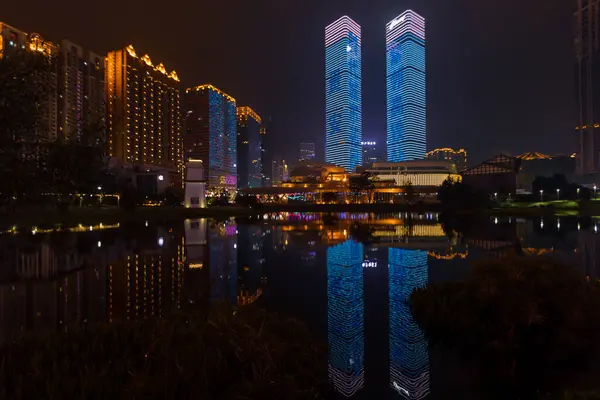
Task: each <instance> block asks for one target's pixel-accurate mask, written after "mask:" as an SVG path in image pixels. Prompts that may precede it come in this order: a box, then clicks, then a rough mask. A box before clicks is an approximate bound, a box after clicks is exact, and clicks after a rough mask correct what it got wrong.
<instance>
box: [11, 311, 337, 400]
mask: <svg viewBox="0 0 600 400" xmlns="http://www.w3.org/2000/svg"><path fill="white" fill-rule="evenodd" d="M0 365H1V369H0V371H1V372H0V383H1V384H0V397H1V398H13V399H36V398H39V399H41V398H44V399H65V398H90V399H91V398H161V399H184V398H196V399H200V398H201V399H217V398H218V399H246V398H247V399H321V398H325V397H326V396H328V393H329V387H328V383H327V347H326V345H324V346H321V345H319V344H315V342H314V340H313V338H312V336H311V335H310V334H309V332H308V331H307V329H306V327H305V326H304V325H302V324H300V323H299V322H297V321H294V320H289V319H284V318H280V317H278V316H276V315H273V314H270V313H267V312H265V311H261V310H258V309H255V308H253V307H250V308H248V309H243V310H241V311H235V310H232V309H230V308H228V307H226V306H222V307H217V308H216V309H215V310H212V311H211V312H210V314H209V315H208V316H207V315H203V314H200V313H181V314H178V315H174V316H172V317H169V318H167V319H164V320H147V321H143V322H136V323H129V322H127V323H115V324H111V325H106V326H95V327H87V328H81V329H76V330H72V331H69V332H68V333H50V334H47V335H40V334H39V333H38V334H24V335H22V336H19V337H17V338H15V339H14V340H13V341H10V342H8V343H5V344H3V345H2V346H0Z"/></svg>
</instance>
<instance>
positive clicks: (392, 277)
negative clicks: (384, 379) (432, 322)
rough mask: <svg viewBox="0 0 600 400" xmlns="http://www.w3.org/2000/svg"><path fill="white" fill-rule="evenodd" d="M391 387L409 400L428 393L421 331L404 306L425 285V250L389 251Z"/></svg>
mask: <svg viewBox="0 0 600 400" xmlns="http://www.w3.org/2000/svg"><path fill="white" fill-rule="evenodd" d="M388 276H389V324H390V326H389V335H390V385H391V387H392V388H393V389H394V390H396V391H397V392H398V393H399V394H401V395H402V396H404V397H406V398H409V399H423V398H425V397H426V396H427V395H428V394H429V355H428V351H427V341H426V340H425V337H424V335H423V332H422V331H421V329H420V328H419V327H418V325H417V324H416V322H415V321H414V320H413V317H412V314H411V311H410V307H409V305H408V303H407V300H408V298H409V297H410V294H411V293H412V291H413V290H414V289H415V288H418V287H422V286H425V285H427V280H428V271H427V251H423V250H405V249H399V248H390V249H388Z"/></svg>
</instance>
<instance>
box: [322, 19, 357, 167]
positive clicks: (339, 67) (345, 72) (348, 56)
mask: <svg viewBox="0 0 600 400" xmlns="http://www.w3.org/2000/svg"><path fill="white" fill-rule="evenodd" d="M360 35H361V31H360V26H359V25H358V24H356V22H354V21H352V20H351V19H350V18H349V17H342V18H340V19H339V20H337V21H336V22H334V23H332V24H331V25H329V26H327V28H326V29H325V46H326V47H325V120H326V125H325V161H326V162H328V163H331V164H335V165H339V166H342V167H344V168H345V169H346V170H347V171H354V169H355V168H356V167H357V166H359V165H361V164H362V157H361V154H362V149H361V142H362V71H361V69H362V63H361V45H360V40H361V39H360Z"/></svg>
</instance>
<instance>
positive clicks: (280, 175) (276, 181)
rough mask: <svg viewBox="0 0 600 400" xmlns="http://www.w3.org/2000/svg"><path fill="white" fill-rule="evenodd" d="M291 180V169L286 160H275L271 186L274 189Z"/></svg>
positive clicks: (272, 167)
mask: <svg viewBox="0 0 600 400" xmlns="http://www.w3.org/2000/svg"><path fill="white" fill-rule="evenodd" d="M289 178H290V175H289V169H288V166H287V164H286V162H285V160H281V161H279V160H275V161H273V163H272V165H271V184H272V186H273V187H278V186H281V184H282V183H283V182H286V181H288V180H289Z"/></svg>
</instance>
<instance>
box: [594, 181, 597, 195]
mask: <svg viewBox="0 0 600 400" xmlns="http://www.w3.org/2000/svg"><path fill="white" fill-rule="evenodd" d="M597 188H598V187H597V186H596V184H595V183H594V198H595V197H596V189H597Z"/></svg>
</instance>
